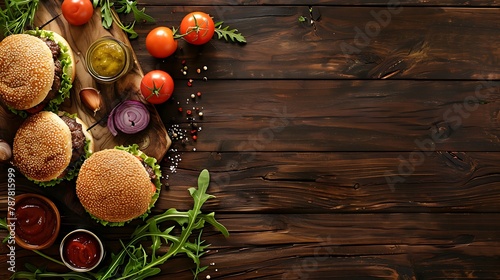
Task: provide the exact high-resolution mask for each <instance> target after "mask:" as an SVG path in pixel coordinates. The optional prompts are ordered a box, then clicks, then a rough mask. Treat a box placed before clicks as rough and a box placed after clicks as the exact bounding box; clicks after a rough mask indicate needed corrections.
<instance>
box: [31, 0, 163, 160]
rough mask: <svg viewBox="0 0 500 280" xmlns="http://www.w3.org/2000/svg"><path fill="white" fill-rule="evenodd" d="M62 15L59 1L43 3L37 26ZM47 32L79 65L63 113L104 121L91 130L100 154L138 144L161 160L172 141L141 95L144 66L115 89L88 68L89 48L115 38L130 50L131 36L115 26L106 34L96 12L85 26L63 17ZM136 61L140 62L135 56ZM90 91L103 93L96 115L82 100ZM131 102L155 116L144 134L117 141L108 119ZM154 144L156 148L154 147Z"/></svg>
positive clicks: (135, 70)
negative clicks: (56, 36) (60, 39)
mask: <svg viewBox="0 0 500 280" xmlns="http://www.w3.org/2000/svg"><path fill="white" fill-rule="evenodd" d="M60 13H61V9H60V3H59V2H58V1H41V2H40V8H39V10H38V12H37V13H36V19H35V25H36V26H40V25H42V24H44V23H46V22H48V21H49V20H51V19H52V18H54V17H56V16H57V15H59V14H60ZM44 28H45V29H46V30H51V31H55V32H57V33H59V34H60V35H62V36H63V37H64V38H65V39H67V41H68V43H69V44H70V45H71V47H72V49H73V52H74V54H75V60H76V61H77V64H76V78H75V81H74V82H73V88H72V90H71V91H72V93H71V98H70V99H68V100H67V102H65V103H64V104H63V106H61V107H60V109H61V110H64V111H67V112H70V113H77V114H78V116H79V117H80V118H81V119H82V120H84V121H85V122H86V123H87V124H89V126H90V125H92V124H94V123H96V122H98V121H101V120H102V119H103V118H104V121H101V122H100V124H99V125H97V126H95V127H94V128H93V129H91V130H90V131H91V133H92V136H93V137H94V140H95V146H96V151H98V150H101V149H106V148H113V147H114V146H117V145H131V144H134V143H137V144H139V146H140V148H141V149H142V150H143V151H144V152H145V153H147V154H148V155H150V156H153V157H155V158H157V159H158V160H161V159H162V158H163V156H164V155H165V153H166V151H167V150H168V147H169V146H170V143H171V141H170V138H169V137H168V135H167V132H166V129H165V126H164V125H163V123H162V122H161V119H160V118H159V116H158V114H157V112H156V109H155V107H154V106H152V105H150V104H149V103H147V102H146V101H145V100H144V99H143V98H142V96H141V94H140V89H139V85H140V81H141V78H142V76H143V72H142V69H141V67H140V65H139V64H138V63H137V62H135V63H134V67H133V68H132V70H131V71H130V72H129V73H128V74H127V75H125V76H124V77H123V78H121V79H120V80H119V81H117V82H116V83H114V84H111V85H102V84H97V83H96V82H95V81H94V80H93V79H92V77H91V76H90V74H88V72H87V71H86V68H85V63H86V61H85V53H86V51H87V48H88V47H89V46H90V44H92V43H93V42H94V41H95V40H97V39H98V38H101V37H104V36H112V37H115V38H117V39H118V40H120V41H122V42H124V43H125V44H127V45H129V46H130V43H129V41H128V38H127V36H126V35H125V34H124V33H123V32H122V31H121V29H119V28H118V27H117V26H116V25H113V27H112V28H111V29H110V30H105V29H104V28H103V27H102V25H101V19H100V13H99V12H96V13H95V14H94V16H93V17H92V19H91V21H90V22H89V23H87V24H86V25H84V26H72V25H70V24H68V23H67V22H66V20H65V19H64V17H62V16H60V17H58V18H56V19H55V20H54V21H52V22H50V23H49V24H48V25H46V26H45V27H44ZM134 60H136V58H135V55H134ZM86 87H93V88H96V89H98V90H100V91H101V96H102V98H103V105H104V106H103V108H102V109H101V110H100V111H99V112H98V113H97V114H96V115H94V114H93V112H92V111H90V110H89V109H88V108H86V107H85V106H84V105H83V104H82V103H81V100H80V98H79V92H80V90H81V89H82V88H86ZM127 99H136V100H140V101H142V102H143V103H144V104H146V105H147V107H148V110H149V112H150V115H151V122H150V125H149V126H148V127H147V128H146V130H144V131H142V132H140V133H136V134H133V135H126V134H123V133H119V134H118V135H117V136H116V137H113V135H111V133H110V132H109V130H108V128H107V126H106V116H107V114H109V112H111V109H112V108H113V107H114V106H116V105H117V104H118V103H119V102H120V101H123V100H127ZM151 142H154V143H156V144H155V145H150V143H151Z"/></svg>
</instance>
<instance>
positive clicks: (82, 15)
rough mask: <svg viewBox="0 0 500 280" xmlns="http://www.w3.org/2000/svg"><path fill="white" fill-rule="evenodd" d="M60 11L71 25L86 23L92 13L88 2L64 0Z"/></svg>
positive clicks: (92, 9) (92, 10) (83, 0)
mask: <svg viewBox="0 0 500 280" xmlns="http://www.w3.org/2000/svg"><path fill="white" fill-rule="evenodd" d="M61 9H62V14H63V16H64V18H65V19H66V20H67V21H68V22H69V23H70V24H72V25H83V24H85V23H87V22H88V21H89V20H90V18H91V17H92V14H93V13H94V7H93V6H92V2H91V1H90V0H64V1H63V3H62V5H61Z"/></svg>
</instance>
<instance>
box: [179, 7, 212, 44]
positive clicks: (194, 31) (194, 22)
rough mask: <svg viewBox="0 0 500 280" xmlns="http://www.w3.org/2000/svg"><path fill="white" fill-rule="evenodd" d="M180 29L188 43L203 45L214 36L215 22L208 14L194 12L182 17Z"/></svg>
mask: <svg viewBox="0 0 500 280" xmlns="http://www.w3.org/2000/svg"><path fill="white" fill-rule="evenodd" d="M179 31H180V33H181V35H183V37H182V38H184V40H186V41H187V42H188V43H190V44H193V45H203V44H205V43H207V42H208V41H210V39H212V37H213V36H214V32H215V24H214V21H213V19H212V18H211V17H210V16H209V15H208V14H206V13H203V12H192V13H189V14H187V15H186V16H185V17H184V18H183V19H182V21H181V26H180V28H179Z"/></svg>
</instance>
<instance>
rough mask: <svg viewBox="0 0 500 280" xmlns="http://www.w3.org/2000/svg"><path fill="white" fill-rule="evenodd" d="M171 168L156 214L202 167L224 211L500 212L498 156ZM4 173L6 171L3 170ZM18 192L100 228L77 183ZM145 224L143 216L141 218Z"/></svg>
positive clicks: (278, 159) (236, 157)
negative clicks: (87, 209) (81, 200)
mask: <svg viewBox="0 0 500 280" xmlns="http://www.w3.org/2000/svg"><path fill="white" fill-rule="evenodd" d="M179 156H180V157H181V159H182V162H181V163H180V164H179V166H178V167H177V168H176V169H175V173H172V171H171V170H170V167H171V166H173V165H172V163H171V162H169V161H168V160H164V161H163V162H162V163H161V164H162V169H163V174H164V176H168V180H166V182H167V183H168V184H169V187H166V188H164V189H163V190H162V193H161V195H160V199H159V200H158V202H157V204H156V206H155V208H154V209H153V212H154V213H159V212H162V211H164V210H166V209H168V208H171V207H174V208H177V209H189V207H191V203H192V201H191V199H190V197H189V193H188V192H187V189H188V188H189V187H192V186H195V185H196V178H197V175H198V174H199V171H200V169H201V168H207V169H208V170H209V171H210V172H211V187H210V193H212V194H214V195H216V196H217V197H218V199H217V200H213V201H209V202H207V204H206V206H205V207H206V209H207V210H210V211H216V212H217V213H248V212H251V213H264V212H267V213H386V212H426V213H442V212H445V213H446V212H457V213H464V212H471V213H479V212H499V211H500V205H499V203H498V201H499V199H500V183H499V182H500V177H499V175H498V174H500V166H499V165H498V157H499V154H498V153H489V152H484V153H477V152H473V153H463V152H453V153H451V152H450V153H441V152H434V153H429V154H421V156H422V158H420V157H418V156H415V155H412V154H411V153H409V152H402V153H388V152H381V153H374V152H372V153H369V152H364V153H348V152H347V153H326V152H322V153H299V152H275V153H273V152H267V153H217V152H213V153H208V152H186V153H183V154H179ZM6 169H7V165H5V164H4V165H3V167H2V168H1V169H0V172H1V174H2V177H5V178H4V179H3V180H1V182H2V183H1V184H0V197H2V198H3V200H2V201H0V202H3V203H1V204H0V211H6V210H7V209H6V207H7V206H6V198H5V197H6V196H7V180H6V176H7V170H6ZM3 174H5V175H3ZM16 175H17V176H16V182H17V189H16V192H17V193H24V192H35V193H40V194H43V195H46V196H48V197H50V198H51V199H53V200H54V201H55V202H56V204H57V205H58V206H59V207H61V212H62V213H63V215H64V218H65V219H67V220H66V221H67V222H70V223H72V222H75V223H80V224H81V225H86V226H94V225H95V222H94V221H92V220H91V219H90V217H89V216H88V214H87V213H86V212H85V211H84V209H83V207H82V206H81V205H80V203H79V201H78V198H77V197H76V195H75V191H74V183H71V182H70V183H68V184H63V185H61V186H58V187H57V190H58V191H57V192H54V190H55V189H54V188H47V189H41V188H40V187H37V186H35V185H33V183H31V182H29V181H27V180H26V179H24V178H23V177H22V176H21V175H19V174H16ZM138 222H139V221H138Z"/></svg>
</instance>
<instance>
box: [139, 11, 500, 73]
mask: <svg viewBox="0 0 500 280" xmlns="http://www.w3.org/2000/svg"><path fill="white" fill-rule="evenodd" d="M147 8H149V11H150V13H151V14H152V15H153V16H154V17H155V18H157V19H158V21H157V22H156V24H143V25H138V26H137V29H138V32H140V33H141V34H144V35H146V34H147V32H148V31H149V30H150V29H151V28H152V27H153V26H157V25H164V26H178V25H179V23H180V21H181V20H182V18H183V17H184V15H185V14H186V13H187V12H190V11H194V10H200V9H201V10H204V11H206V12H208V13H210V14H211V15H213V17H214V18H215V20H216V21H218V20H222V21H224V22H225V23H226V24H227V25H229V26H233V27H238V30H239V31H240V32H242V33H243V34H245V36H246V37H247V39H248V44H246V45H243V46H239V47H238V46H235V45H234V44H228V43H225V42H223V41H217V40H214V41H213V42H211V43H209V44H208V45H205V46H203V47H201V48H198V47H192V46H188V45H187V44H185V42H182V41H181V42H180V44H179V45H180V47H181V48H182V49H181V50H179V51H178V52H177V53H176V59H174V58H170V59H167V60H166V63H165V62H163V61H161V60H155V59H153V58H152V57H151V56H149V55H148V54H147V52H146V50H145V48H144V40H145V36H141V37H140V38H139V39H138V40H136V41H134V42H132V45H133V47H134V49H135V50H136V52H137V55H138V57H139V60H141V61H144V66H143V67H144V70H145V71H149V70H151V69H153V68H161V69H166V70H168V71H169V72H170V73H172V74H173V75H174V77H176V78H180V79H182V78H186V77H184V76H183V75H182V74H181V73H180V71H179V69H180V68H181V67H180V61H182V60H186V62H187V64H188V65H199V64H200V63H210V62H211V61H213V63H210V64H211V65H210V66H211V71H210V73H209V74H207V75H208V76H207V77H208V78H209V79H419V80H420V79H450V80H460V79H467V80H468V79H474V80H477V79H492V80H495V79H498V78H499V77H500V71H499V70H498V67H497V59H496V58H497V57H498V56H500V52H499V50H498V48H496V45H498V42H497V40H498V38H497V36H496V30H498V29H499V28H500V21H499V20H498V18H499V15H500V9H496V8H485V9H474V10H473V12H472V11H471V10H469V9H465V8H464V9H461V8H443V7H439V8H438V7H436V8H414V7H399V8H396V9H394V10H389V9H386V8H377V7H329V6H321V7H315V8H316V9H318V10H319V12H320V13H321V19H320V20H318V21H316V22H315V23H314V25H310V24H308V23H300V22H299V21H298V18H299V16H307V15H308V14H309V9H308V7H307V6H224V7H213V6H208V7H199V6H196V7H185V6H180V7H170V6H169V7H156V6H150V7H147ZM157 13H158V14H157ZM382 14H385V15H386V16H387V15H388V16H387V17H386V16H384V15H382ZM377 18H380V19H379V20H378V21H377ZM284 27H285V28H284ZM235 49H236V50H237V51H236V50H235Z"/></svg>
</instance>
